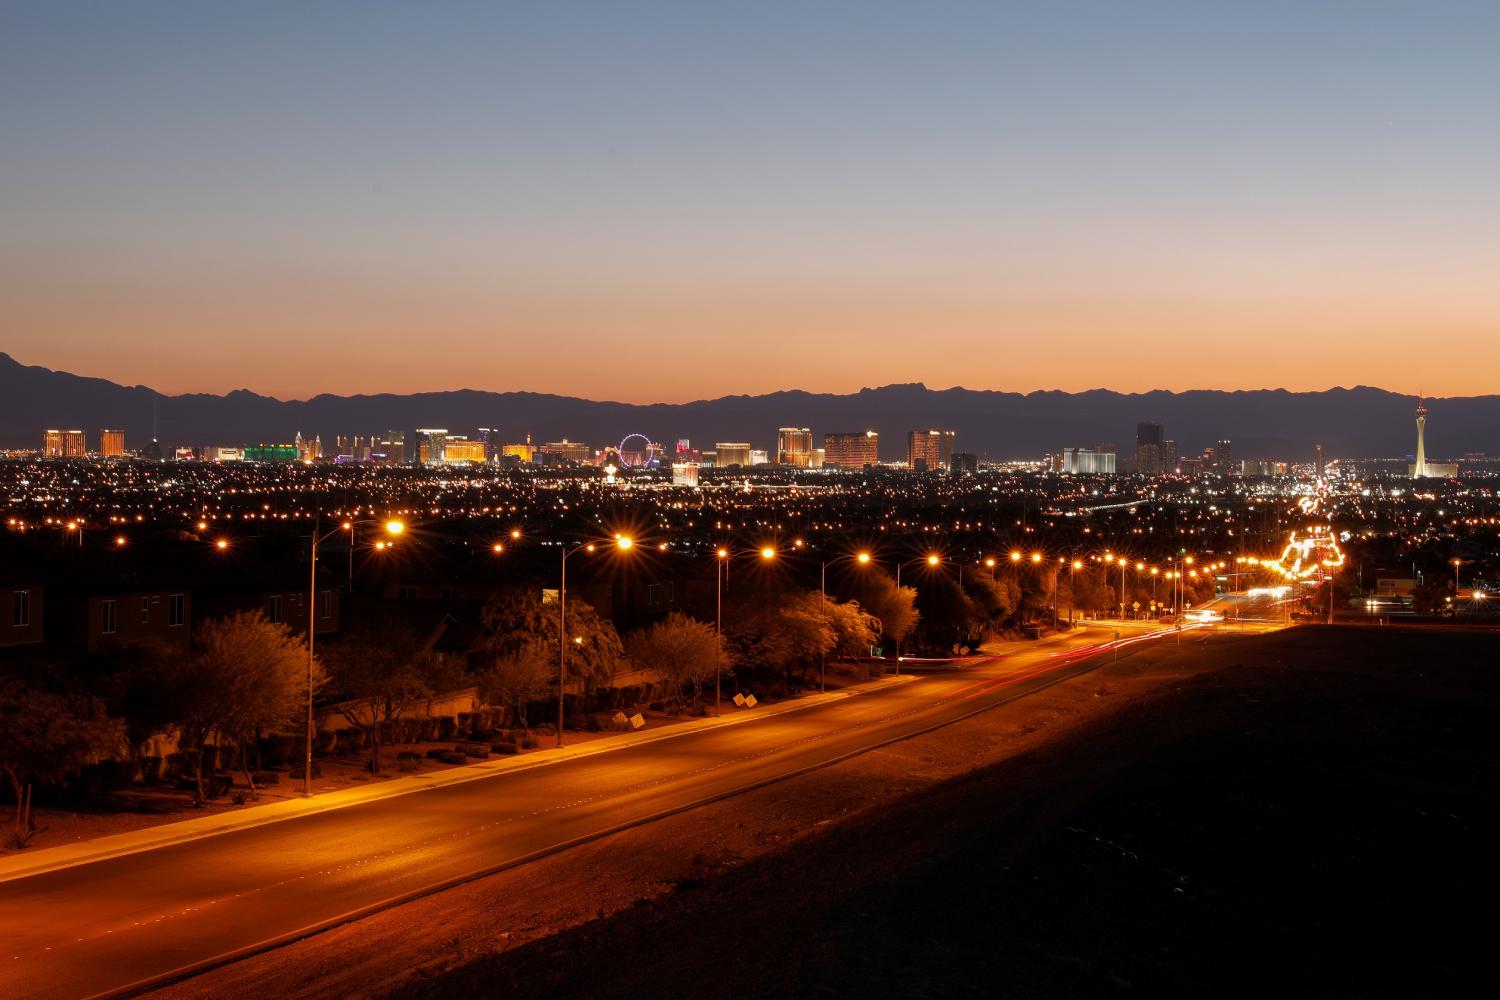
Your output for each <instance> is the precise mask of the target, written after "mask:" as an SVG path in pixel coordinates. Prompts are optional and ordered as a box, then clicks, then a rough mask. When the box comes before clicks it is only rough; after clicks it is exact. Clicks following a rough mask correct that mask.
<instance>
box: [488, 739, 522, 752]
mask: <svg viewBox="0 0 1500 1000" xmlns="http://www.w3.org/2000/svg"><path fill="white" fill-rule="evenodd" d="M490 749H491V750H493V751H494V752H495V753H500V754H513V753H515V752H516V745H515V743H513V742H511V741H510V740H505V741H503V742H500V743H496V744H495V745H494V746H492V747H490Z"/></svg>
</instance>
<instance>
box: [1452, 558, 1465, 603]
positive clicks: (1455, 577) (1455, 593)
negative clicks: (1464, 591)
mask: <svg viewBox="0 0 1500 1000" xmlns="http://www.w3.org/2000/svg"><path fill="white" fill-rule="evenodd" d="M1463 562H1464V561H1463V560H1462V559H1454V560H1453V599H1454V600H1455V601H1456V600H1458V589H1459V588H1460V587H1462V586H1463V582H1462V581H1461V580H1460V579H1459V577H1458V574H1459V567H1461V566H1462V565H1463Z"/></svg>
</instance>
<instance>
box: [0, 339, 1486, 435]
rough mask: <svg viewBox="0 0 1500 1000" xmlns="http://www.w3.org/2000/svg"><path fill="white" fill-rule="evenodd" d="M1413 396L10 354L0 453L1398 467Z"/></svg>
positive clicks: (1480, 407) (0, 402)
mask: <svg viewBox="0 0 1500 1000" xmlns="http://www.w3.org/2000/svg"><path fill="white" fill-rule="evenodd" d="M1415 405H1416V399H1415V397H1413V396H1407V395H1402V394H1398V393H1394V392H1387V391H1385V390H1383V389H1371V388H1366V387H1355V388H1352V389H1328V390H1326V391H1322V392H1287V391H1286V390H1283V389H1267V390H1257V391H1254V392H1220V391H1210V390H1202V391H1193V392H1179V393H1173V392H1165V391H1155V392H1147V393H1132V394H1126V393H1118V392H1111V391H1108V390H1104V389H1095V390H1091V391H1088V392H1077V393H1068V392H1032V393H1026V394H1021V393H1013V392H989V391H981V390H974V389H962V388H953V389H941V390H938V389H929V388H927V387H926V386H923V385H888V386H883V387H880V388H872V389H861V390H860V391H859V392H856V393H849V394H845V395H836V394H829V393H811V392H802V391H800V390H793V391H786V392H775V393H769V394H767V395H762V396H725V397H722V398H720V399H711V400H699V401H697V402H691V403H681V404H665V403H657V404H644V405H636V404H628V403H615V402H601V401H596V400H588V399H576V398H572V397H567V396H553V395H545V394H541V393H533V392H522V391H501V392H492V391H479V390H475V389H463V390H457V391H453V392H431V393H418V394H414V395H371V396H331V395H323V396H316V397H314V398H312V399H308V400H296V401H283V400H278V399H273V398H272V397H269V396H262V395H258V394H256V393H253V392H249V391H247V390H243V389H241V390H237V391H235V392H231V393H229V394H227V395H223V396H217V395H208V394H190V395H181V396H165V395H161V394H159V393H156V392H154V391H153V390H152V389H150V388H147V387H145V386H122V385H117V384H115V383H113V382H109V381H107V380H104V379H98V378H83V377H81V376H78V375H72V374H69V373H67V372H58V371H51V370H49V369H46V368H40V367H35V366H26V365H22V364H20V363H18V362H17V361H15V360H14V359H13V358H11V357H10V356H9V355H6V354H3V353H0V445H7V446H12V447H20V446H28V447H33V448H34V447H37V446H38V445H39V443H40V441H41V432H42V430H43V429H44V428H47V427H71V428H81V429H84V430H86V431H87V432H88V433H89V439H90V443H91V444H97V441H98V439H97V433H98V429H99V428H101V427H114V428H122V429H124V430H125V432H126V441H127V444H128V445H130V446H132V447H135V446H139V445H143V444H144V443H145V442H146V441H148V440H149V439H150V437H151V435H152V428H153V426H154V427H155V428H156V429H157V435H158V436H159V438H160V440H161V442H162V444H163V445H164V446H165V447H166V448H168V449H170V448H171V447H174V446H177V445H239V444H245V443H247V442H255V441H290V440H291V439H292V437H293V435H294V434H296V433H297V432H299V431H300V432H301V433H302V434H303V435H304V436H307V437H312V436H313V435H315V434H316V435H321V436H322V438H323V440H324V442H325V443H327V444H328V445H330V446H331V444H332V441H333V437H334V435H336V434H361V435H366V434H380V433H384V432H385V431H387V430H405V431H407V432H408V433H410V432H411V430H413V429H414V428H417V427H445V428H448V429H450V430H452V431H453V432H454V433H462V434H469V433H473V432H474V431H475V430H476V429H477V428H480V427H489V428H495V429H496V430H497V432H498V433H499V434H500V435H501V436H502V437H503V438H505V439H506V440H516V441H519V440H522V438H523V436H524V435H525V434H527V433H530V434H532V435H533V437H534V438H535V439H536V440H539V441H555V440H559V439H561V438H564V437H567V438H570V439H572V440H575V441H585V442H588V443H591V444H594V445H603V444H608V443H611V442H616V441H619V440H620V439H622V438H623V437H624V436H625V435H626V434H631V433H641V434H645V435H647V436H649V437H651V438H653V439H655V440H658V441H662V442H665V443H667V444H669V445H670V444H671V443H672V442H674V441H675V440H677V439H678V438H684V437H685V438H690V439H692V440H693V441H694V442H695V443H696V444H698V445H699V446H702V447H708V446H711V445H712V443H713V442H715V441H749V442H751V443H752V444H753V445H754V446H755V447H758V448H767V449H771V448H774V446H775V434H776V429H777V428H778V427H783V426H788V425H790V426H805V427H810V428H812V430H813V433H814V437H815V440H816V441H817V442H818V443H821V441H822V435H823V434H824V433H826V432H830V431H861V430H865V429H875V430H878V431H879V432H880V435H881V441H880V448H881V455H882V457H883V458H887V459H899V458H904V457H905V454H906V451H905V449H906V432H907V431H909V430H914V429H922V428H929V427H942V428H947V429H951V430H955V431H957V432H958V447H959V449H960V450H962V451H971V452H975V453H977V454H980V455H982V456H987V457H991V458H1010V457H1020V456H1036V455H1040V454H1042V453H1044V452H1048V451H1056V450H1057V449H1059V448H1063V447H1068V446H1093V445H1095V444H1098V443H1100V442H1105V441H1107V442H1111V443H1113V444H1114V445H1115V446H1116V447H1117V448H1118V449H1119V451H1120V454H1121V457H1122V459H1123V458H1128V457H1130V456H1132V455H1133V454H1134V442H1135V430H1136V424H1137V423H1138V422H1140V421H1151V422H1157V423H1163V424H1165V426H1166V432H1167V436H1169V437H1171V438H1173V439H1175V440H1176V441H1177V442H1178V444H1179V446H1180V449H1181V453H1182V454H1183V455H1192V454H1197V453H1198V452H1199V451H1201V450H1202V449H1203V448H1204V447H1206V446H1210V445H1213V444H1214V443H1215V441H1217V440H1218V439H1220V438H1227V439H1230V440H1231V441H1233V442H1234V455H1235V456H1237V457H1241V458H1249V457H1277V458H1283V459H1292V460H1306V459H1310V458H1311V457H1312V454H1313V448H1314V445H1315V444H1317V443H1322V444H1324V445H1325V447H1326V448H1327V452H1328V454H1329V455H1331V456H1342V457H1350V458H1376V457H1391V456H1395V457H1399V456H1401V455H1405V454H1407V453H1409V452H1410V451H1411V450H1412V449H1413V448H1414V447H1415V434H1416V431H1415V425H1414V424H1413V416H1412V411H1413V408H1414V407H1415ZM1428 406H1429V409H1430V411H1431V416H1430V417H1429V420H1428V429H1427V454H1428V456H1429V457H1433V458H1443V457H1455V456H1461V455H1463V454H1464V453H1466V452H1471V451H1484V450H1485V449H1486V448H1489V449H1493V448H1494V447H1495V442H1496V441H1497V440H1500V396H1473V397H1466V398H1453V399H1429V400H1428Z"/></svg>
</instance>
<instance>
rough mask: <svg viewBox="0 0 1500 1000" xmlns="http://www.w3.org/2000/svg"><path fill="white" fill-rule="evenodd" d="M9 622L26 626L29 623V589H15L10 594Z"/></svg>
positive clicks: (22, 626)
mask: <svg viewBox="0 0 1500 1000" xmlns="http://www.w3.org/2000/svg"><path fill="white" fill-rule="evenodd" d="M10 621H11V624H12V625H14V626H15V627H16V628H26V627H27V626H28V625H30V624H31V591H29V590H17V591H14V592H13V593H12V594H11V619H10Z"/></svg>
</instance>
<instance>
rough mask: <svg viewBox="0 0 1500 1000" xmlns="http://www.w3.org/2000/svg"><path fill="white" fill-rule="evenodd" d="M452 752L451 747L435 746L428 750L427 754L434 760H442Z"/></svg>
mask: <svg viewBox="0 0 1500 1000" xmlns="http://www.w3.org/2000/svg"><path fill="white" fill-rule="evenodd" d="M452 752H453V750H452V749H451V748H449V747H434V748H433V749H431V750H429V751H427V756H428V757H429V758H431V759H432V760H442V759H443V758H444V757H446V756H448V755H449V754H450V753H452Z"/></svg>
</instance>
